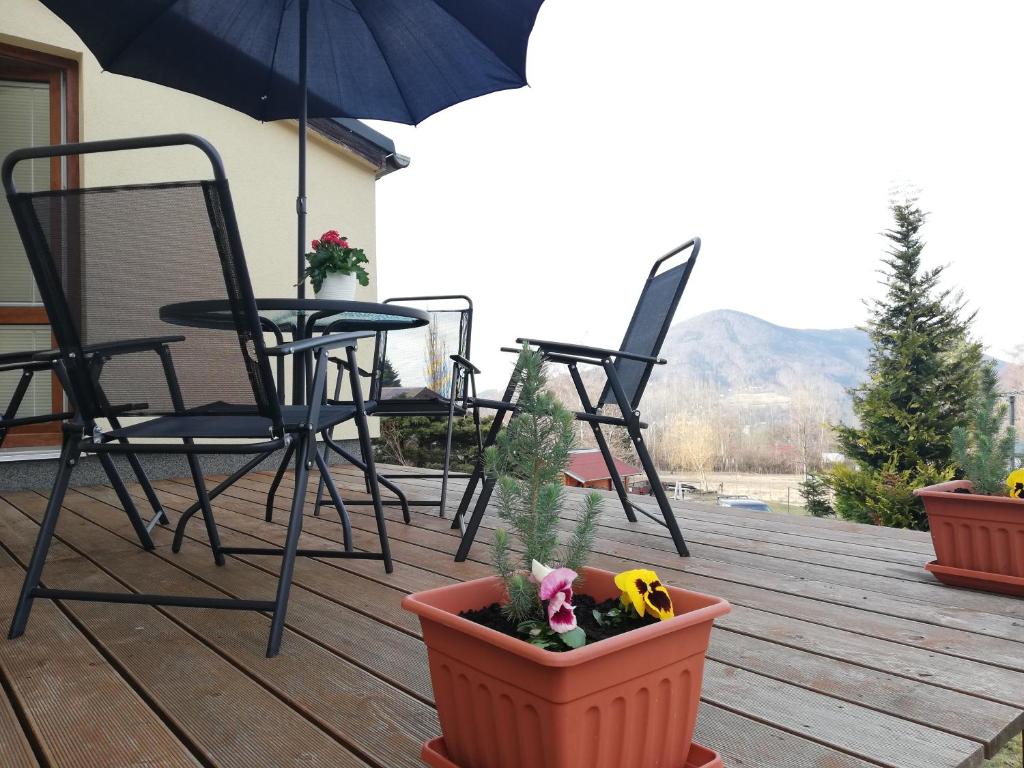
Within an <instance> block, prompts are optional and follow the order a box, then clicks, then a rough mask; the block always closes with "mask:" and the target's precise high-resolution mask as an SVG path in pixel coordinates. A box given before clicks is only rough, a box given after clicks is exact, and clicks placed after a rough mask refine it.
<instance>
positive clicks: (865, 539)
mask: <svg viewBox="0 0 1024 768" xmlns="http://www.w3.org/2000/svg"><path fill="white" fill-rule="evenodd" d="M331 467H332V472H337V473H346V474H348V475H350V476H353V477H358V470H356V469H355V468H353V467H350V466H347V465H344V464H343V463H342V462H336V463H334V464H332V465H331ZM378 467H379V468H380V469H381V470H382V471H385V472H388V473H389V476H390V475H391V470H400V471H399V472H397V473H395V474H394V476H395V477H398V476H400V475H401V470H409V469H410V468H409V467H399V466H396V465H388V464H380V465H378ZM272 474H273V473H272V472H267V471H263V472H258V473H254V476H255V475H263V476H266V477H270V476H272ZM415 482H417V481H416V480H415V479H407V480H403V481H402V482H401V483H399V485H401V486H403V487H404V486H406V485H409V486H411V484H412V483H415ZM429 482H434V483H437V482H439V481H438V480H433V479H431V480H430V481H429ZM465 485H466V480H463V479H458V478H452V479H451V480H450V481H449V497H448V498H449V501H454V502H455V504H456V505H457V504H458V499H459V498H460V497H461V495H462V491H463V489H464V488H465ZM566 490H567V491H568V492H569V493H570V494H571V495H579V496H583V495H585V494H586V493H588V492H589V491H590V489H586V490H584V489H581V488H567V489H566ZM436 496H437V494H436V493H435V497H436ZM609 498H613V496H612V495H611V494H609ZM630 498H631V499H632V500H633V501H634V502H635V503H637V504H638V505H640V506H641V507H643V508H645V509H647V510H648V511H649V512H651V514H653V515H655V516H656V517H657V516H659V515H660V512H659V510H658V506H657V503H656V501H655V500H654V499H653V498H651V497H650V496H638V495H634V496H631V497H630ZM671 504H672V507H673V508H674V509H675V510H677V512H678V513H679V514H680V515H681V516H683V517H686V518H688V519H689V518H692V519H695V520H705V521H707V522H713V523H716V524H723V525H734V526H736V527H739V528H749V529H752V530H759V531H777V532H792V533H794V534H797V535H803V536H808V537H814V538H826V539H828V540H830V541H846V542H849V543H851V544H858V543H859V544H867V545H871V546H877V547H881V548H886V549H895V550H899V551H902V552H924V553H928V552H931V551H932V549H931V537H930V536H929V535H928V534H927V533H923V532H921V531H912V530H907V529H900V528H878V527H876V526H871V525H862V524H860V523H851V522H847V521H845V520H837V519H835V518H812V517H805V516H801V515H779V514H765V513H764V512H754V511H751V510H748V509H743V508H741V507H717V506H711V505H706V504H699V503H695V502H689V501H672V502H671ZM623 522H625V518H623ZM639 523H640V525H641V526H656V525H657V524H655V523H652V522H650V521H648V520H645V519H641V520H640V521H639ZM629 525H634V524H633V523H630V524H629ZM651 530H657V528H651Z"/></svg>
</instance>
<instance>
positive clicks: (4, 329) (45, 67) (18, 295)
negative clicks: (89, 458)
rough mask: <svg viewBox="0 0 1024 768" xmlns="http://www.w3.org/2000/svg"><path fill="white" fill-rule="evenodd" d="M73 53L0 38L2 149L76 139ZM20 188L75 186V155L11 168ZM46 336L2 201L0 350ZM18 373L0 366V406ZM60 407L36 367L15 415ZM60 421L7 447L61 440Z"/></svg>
mask: <svg viewBox="0 0 1024 768" xmlns="http://www.w3.org/2000/svg"><path fill="white" fill-rule="evenodd" d="M77 74H78V72H77V64H76V63H75V62H73V61H68V60H65V59H61V58H57V57H55V56H50V55H47V54H41V53H37V52H35V51H30V50H26V49H22V48H16V47H14V46H9V45H4V44H0V157H4V156H6V155H7V153H8V152H11V151H12V150H14V149H18V148H21V147H29V146H40V145H47V144H59V143H62V142H67V141H77V140H78V110H77V102H78V77H77ZM15 183H16V184H17V187H18V189H19V190H24V191H39V190H45V189H62V188H66V187H69V186H77V183H78V164H77V162H75V161H74V160H67V159H61V160H58V159H54V160H31V161H24V162H22V163H19V164H18V166H17V167H16V168H15ZM51 344H52V337H51V334H50V329H49V326H48V325H47V317H46V310H45V309H44V308H43V304H42V300H41V299H40V297H39V291H38V290H37V288H36V284H35V281H34V280H33V278H32V271H31V269H30V268H29V263H28V258H27V257H26V255H25V250H24V247H23V246H22V244H21V239H20V238H19V237H18V232H17V229H16V228H15V225H14V219H13V217H12V215H11V211H10V208H9V207H8V206H7V205H6V203H4V204H2V205H0V354H4V353H9V352H22V351H30V350H39V349H49V348H50V346H51ZM18 378H19V374H18V373H17V372H14V373H0V410H2V409H3V408H6V406H7V403H8V402H9V401H10V399H11V396H12V394H13V392H14V388H15V386H17V383H18ZM62 409H63V394H62V393H61V392H60V389H59V387H58V386H57V384H56V381H55V380H54V379H53V377H49V376H43V375H38V374H37V375H36V377H35V379H34V381H33V384H32V388H31V389H30V390H29V393H28V396H26V398H25V400H24V401H23V402H22V405H21V408H20V409H19V411H18V415H19V416H31V415H38V414H44V413H49V412H51V411H53V410H62ZM59 430H60V426H59V425H58V424H41V425H34V426H26V427H21V428H19V429H17V430H12V431H11V433H10V434H9V435H8V436H7V439H6V440H5V442H4V447H5V449H6V448H23V447H27V446H37V445H52V444H54V443H57V442H59V434H60V433H59Z"/></svg>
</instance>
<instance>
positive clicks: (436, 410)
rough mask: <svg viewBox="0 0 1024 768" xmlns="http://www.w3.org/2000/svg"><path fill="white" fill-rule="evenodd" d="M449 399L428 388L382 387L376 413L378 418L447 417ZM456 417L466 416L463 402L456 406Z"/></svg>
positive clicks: (457, 402) (449, 405) (449, 407)
mask: <svg viewBox="0 0 1024 768" xmlns="http://www.w3.org/2000/svg"><path fill="white" fill-rule="evenodd" d="M449 410H451V404H449V402H448V398H447V397H445V396H444V395H442V394H441V393H440V392H435V391H434V390H432V389H430V388H428V387H382V388H381V391H380V400H379V401H377V408H376V410H375V411H374V413H375V414H376V415H377V416H447V415H448V411H449ZM454 410H455V415H456V416H465V415H466V407H465V405H464V404H463V402H461V401H458V400H457V401H456V402H455V404H454Z"/></svg>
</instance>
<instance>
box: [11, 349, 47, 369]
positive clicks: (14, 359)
mask: <svg viewBox="0 0 1024 768" xmlns="http://www.w3.org/2000/svg"><path fill="white" fill-rule="evenodd" d="M46 352H48V353H49V354H52V355H53V356H54V357H57V356H59V355H60V352H58V351H56V350H52V349H51V350H46ZM40 354H43V353H42V352H39V351H32V352H7V353H5V354H3V355H0V365H3V366H8V365H10V366H16V365H17V364H18V363H32V362H38V361H39V360H40V358H39V357H38V355H40Z"/></svg>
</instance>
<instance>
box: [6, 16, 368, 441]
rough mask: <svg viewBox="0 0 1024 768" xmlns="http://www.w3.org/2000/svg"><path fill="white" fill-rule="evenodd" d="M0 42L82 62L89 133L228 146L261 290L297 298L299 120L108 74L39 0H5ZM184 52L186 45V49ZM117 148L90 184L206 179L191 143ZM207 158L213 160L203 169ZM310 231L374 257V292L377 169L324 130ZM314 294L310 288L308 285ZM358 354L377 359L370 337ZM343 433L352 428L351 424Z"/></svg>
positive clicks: (311, 156)
mask: <svg viewBox="0 0 1024 768" xmlns="http://www.w3.org/2000/svg"><path fill="white" fill-rule="evenodd" d="M0 7H2V12H0V42H4V43H7V44H10V45H14V46H18V47H22V48H29V49H33V50H37V51H42V52H46V53H51V54H54V55H57V56H62V57H64V58H68V59H73V60H75V61H77V62H78V63H79V77H80V99H79V104H80V118H79V119H80V138H81V140H82V141H94V140H97V139H109V138H120V137H125V136H140V135H147V134H157V133H176V132H185V133H195V134H198V135H200V136H203V137H204V138H206V139H208V140H209V141H210V142H212V143H213V145H214V146H215V147H217V149H218V150H219V152H220V153H221V156H222V157H223V160H224V164H225V166H226V168H227V174H228V178H229V180H230V182H231V190H232V195H233V197H234V201H235V209H236V213H237V216H238V220H239V226H240V228H241V231H242V240H243V245H244V247H245V253H246V258H247V260H248V263H249V270H250V273H251V275H252V280H253V284H254V287H255V291H256V295H257V296H291V295H294V291H295V288H294V287H293V285H294V282H295V277H294V275H295V248H296V243H295V232H296V230H295V226H296V225H295V194H296V185H297V178H296V172H297V165H298V146H297V140H298V131H297V125H296V124H295V123H294V122H291V121H288V122H275V123H259V122H257V121H256V120H253V119H252V118H250V117H248V116H246V115H243V114H241V113H239V112H235V111H233V110H231V109H228V108H227V107H224V106H221V105H219V104H215V103H213V102H210V101H207V100H205V99H202V98H199V97H197V96H193V95H191V94H187V93H183V92H180V91H175V90H173V89H170V88H165V87H163V86H159V85H154V84H152V83H147V82H144V81H141V80H135V79H132V78H128V77H122V76H120V75H114V74H110V73H104V72H102V70H101V69H100V65H99V63H98V62H97V61H96V59H95V57H94V56H93V55H92V54H91V53H89V51H88V49H86V48H85V46H84V44H83V43H82V42H81V40H80V39H79V38H78V36H77V35H76V34H75V33H74V32H73V31H72V30H71V29H70V28H69V27H68V26H67V25H66V24H64V22H63V21H61V20H60V19H58V18H57V17H56V16H54V15H53V14H52V13H51V12H50V11H49V10H48V9H46V8H45V7H44V6H43V5H42V4H41V3H39V2H37V1H36V0H0ZM183 55H187V53H185V52H183ZM141 158H142V155H136V156H133V154H132V153H116V154H113V155H99V156H93V157H88V158H85V159H84V163H83V166H82V184H83V185H85V186H95V185H105V184H117V183H125V182H131V181H139V182H145V181H151V180H171V179H188V178H208V177H209V171H208V164H207V163H206V160H205V158H204V157H203V156H202V155H201V154H200V153H198V152H195V151H193V150H189V149H187V148H184V149H183V148H175V149H162V150H151V151H147V152H146V153H145V159H144V160H143V161H142V162H140V159H141ZM204 166H206V167H204ZM308 167H309V174H308V180H307V185H308V197H309V215H308V218H307V221H308V223H307V233H308V235H309V237H310V238H312V237H315V236H316V235H318V234H319V233H321V232H323V231H324V230H327V229H338V230H340V231H341V232H342V233H343V234H346V235H348V236H349V238H350V239H351V241H352V243H353V244H354V245H358V246H359V247H362V248H364V249H365V251H366V254H367V256H369V258H370V262H371V263H370V270H369V271H370V275H371V281H370V285H369V286H368V287H366V288H363V287H362V286H359V287H358V293H357V296H356V298H357V299H361V300H365V301H373V300H375V298H376V288H375V285H376V281H375V280H374V279H373V276H374V275H375V274H376V254H375V208H374V181H375V171H376V168H375V167H374V166H373V165H372V164H371V163H369V162H368V161H366V160H364V159H363V158H361V157H359V156H358V155H356V154H354V153H353V152H351V151H349V150H348V149H346V148H344V147H341V146H339V145H337V144H335V143H333V142H330V141H327V140H326V139H324V138H322V137H321V136H319V135H317V134H314V133H310V141H309V149H308ZM307 293H308V295H312V289H311V288H309V289H308V290H307ZM364 347H366V348H364V349H362V350H361V356H364V357H363V361H364V364H365V365H368V364H369V362H370V358H369V349H368V345H365V344H364ZM343 436H345V437H348V436H350V435H349V431H348V430H346V432H345V434H344V435H343Z"/></svg>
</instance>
